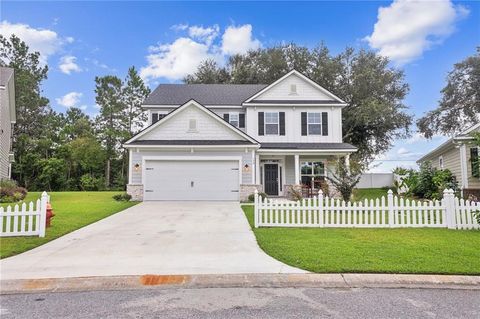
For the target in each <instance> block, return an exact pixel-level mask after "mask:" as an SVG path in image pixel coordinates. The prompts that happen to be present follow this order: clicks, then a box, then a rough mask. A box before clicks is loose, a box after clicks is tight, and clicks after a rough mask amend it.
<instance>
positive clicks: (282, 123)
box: [279, 112, 285, 135]
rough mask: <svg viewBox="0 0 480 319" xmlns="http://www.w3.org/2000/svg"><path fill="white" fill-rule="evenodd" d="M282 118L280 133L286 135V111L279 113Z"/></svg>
mask: <svg viewBox="0 0 480 319" xmlns="http://www.w3.org/2000/svg"><path fill="white" fill-rule="evenodd" d="M279 119H280V135H285V112H280V113H279Z"/></svg>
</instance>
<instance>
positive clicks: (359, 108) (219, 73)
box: [184, 44, 412, 163]
mask: <svg viewBox="0 0 480 319" xmlns="http://www.w3.org/2000/svg"><path fill="white" fill-rule="evenodd" d="M292 69H296V70H297V71H299V72H301V73H303V74H305V75H307V76H308V77H309V78H311V79H312V80H314V81H315V82H317V83H318V84H320V85H321V86H323V87H324V88H326V89H327V90H329V91H331V92H333V93H336V94H337V95H338V96H340V97H341V98H342V99H343V100H344V101H346V102H347V103H348V106H346V107H345V108H344V109H343V111H342V113H343V137H344V141H345V142H347V143H351V144H353V145H355V146H357V147H358V148H359V151H358V152H357V153H356V154H355V155H354V156H355V157H356V159H357V160H359V161H361V162H364V163H366V162H369V161H370V160H372V159H373V158H374V157H375V156H376V155H378V154H381V153H384V152H385V151H387V150H388V149H389V148H390V147H391V146H392V143H393V141H394V140H395V139H397V138H404V137H406V136H408V135H409V130H408V127H409V125H410V124H411V122H412V117H411V116H410V115H409V114H407V113H406V112H405V110H406V109H407V107H406V105H405V104H403V99H404V98H405V96H406V94H407V93H408V90H409V88H408V84H407V83H406V82H405V80H404V73H403V71H400V70H397V69H394V68H392V67H390V66H389V61H388V59H387V58H384V57H381V56H380V55H378V54H376V53H374V52H372V51H366V50H363V49H361V50H355V49H353V48H346V49H345V50H344V51H343V52H341V53H339V54H338V55H332V54H331V53H330V51H329V50H328V48H327V47H326V46H325V45H323V44H320V45H319V46H318V47H316V48H314V49H309V48H307V47H302V46H298V45H295V44H287V45H281V46H276V47H271V48H263V49H259V50H256V51H250V52H248V53H246V54H244V55H235V56H232V57H230V59H229V61H228V63H227V65H226V66H224V67H222V66H219V65H217V64H216V63H215V62H213V61H211V60H207V61H205V62H204V63H203V64H201V65H200V66H199V68H198V69H197V71H196V72H195V73H193V74H191V75H188V76H186V77H185V79H184V81H185V82H187V83H235V84H242V83H251V84H255V83H265V84H270V83H273V82H274V81H276V80H278V79H279V78H280V77H282V76H283V75H285V74H286V73H288V72H289V71H290V70H292Z"/></svg>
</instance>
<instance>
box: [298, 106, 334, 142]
mask: <svg viewBox="0 0 480 319" xmlns="http://www.w3.org/2000/svg"><path fill="white" fill-rule="evenodd" d="M301 124H302V136H307V135H322V136H328V112H312V113H310V112H302V114H301Z"/></svg>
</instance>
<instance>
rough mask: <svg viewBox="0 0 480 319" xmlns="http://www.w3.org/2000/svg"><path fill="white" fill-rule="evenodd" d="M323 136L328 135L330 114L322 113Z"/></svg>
mask: <svg viewBox="0 0 480 319" xmlns="http://www.w3.org/2000/svg"><path fill="white" fill-rule="evenodd" d="M322 135H323V136H327V135H328V113H327V112H322Z"/></svg>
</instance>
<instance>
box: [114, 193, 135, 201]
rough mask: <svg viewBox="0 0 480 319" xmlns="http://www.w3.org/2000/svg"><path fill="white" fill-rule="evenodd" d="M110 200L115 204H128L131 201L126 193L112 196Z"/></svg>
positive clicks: (130, 196)
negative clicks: (115, 202)
mask: <svg viewBox="0 0 480 319" xmlns="http://www.w3.org/2000/svg"><path fill="white" fill-rule="evenodd" d="M112 198H113V199H114V200H116V201H117V202H128V201H130V200H131V199H132V195H129V194H127V193H122V194H116V195H113V196H112Z"/></svg>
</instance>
